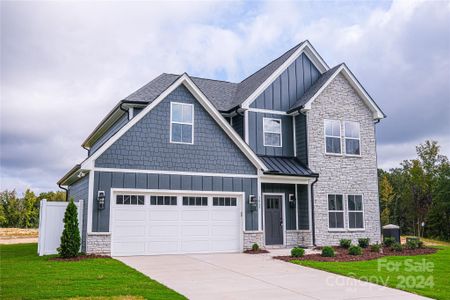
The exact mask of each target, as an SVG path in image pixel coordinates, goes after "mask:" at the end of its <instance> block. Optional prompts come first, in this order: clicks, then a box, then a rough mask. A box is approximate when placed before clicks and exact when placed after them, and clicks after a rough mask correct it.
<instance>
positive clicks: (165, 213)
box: [150, 207, 178, 221]
mask: <svg viewBox="0 0 450 300" xmlns="http://www.w3.org/2000/svg"><path fill="white" fill-rule="evenodd" d="M150 220H161V221H177V220H178V211H177V207H174V208H173V209H171V210H155V209H153V207H151V208H150Z"/></svg>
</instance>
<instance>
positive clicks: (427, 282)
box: [291, 246, 450, 299]
mask: <svg viewBox="0 0 450 300" xmlns="http://www.w3.org/2000/svg"><path fill="white" fill-rule="evenodd" d="M439 249H440V250H439V251H438V252H437V253H435V254H428V255H417V256H385V257H382V258H379V259H376V260H368V261H357V262H319V261H308V260H302V261H299V260H294V261H291V262H292V263H295V264H298V265H302V266H306V267H312V268H316V269H320V270H324V271H328V272H331V273H336V274H341V275H345V276H349V277H353V278H356V279H361V280H364V281H370V282H373V283H376V284H381V285H387V286H390V287H393V288H398V289H402V290H405V291H408V292H412V293H416V294H419V295H423V296H427V297H431V298H436V299H450V276H448V274H449V266H450V247H445V246H442V247H439Z"/></svg>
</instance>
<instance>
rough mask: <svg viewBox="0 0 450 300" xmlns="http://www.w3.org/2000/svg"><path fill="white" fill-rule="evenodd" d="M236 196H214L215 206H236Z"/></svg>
mask: <svg viewBox="0 0 450 300" xmlns="http://www.w3.org/2000/svg"><path fill="white" fill-rule="evenodd" d="M236 205H237V201H236V198H229V197H214V198H213V206H236Z"/></svg>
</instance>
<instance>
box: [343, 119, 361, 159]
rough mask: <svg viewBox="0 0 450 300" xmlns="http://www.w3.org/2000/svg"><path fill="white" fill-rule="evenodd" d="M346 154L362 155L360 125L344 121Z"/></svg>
mask: <svg viewBox="0 0 450 300" xmlns="http://www.w3.org/2000/svg"><path fill="white" fill-rule="evenodd" d="M344 138H345V154H349V155H361V150H360V144H361V143H360V134H359V123H358V122H351V121H344Z"/></svg>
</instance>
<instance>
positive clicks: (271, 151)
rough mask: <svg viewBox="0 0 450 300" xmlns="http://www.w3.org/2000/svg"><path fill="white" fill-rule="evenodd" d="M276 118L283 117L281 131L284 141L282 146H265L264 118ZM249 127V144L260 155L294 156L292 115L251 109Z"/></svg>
mask: <svg viewBox="0 0 450 300" xmlns="http://www.w3.org/2000/svg"><path fill="white" fill-rule="evenodd" d="M264 118H274V119H281V133H282V137H281V138H282V141H281V144H282V145H281V147H269V146H264V131H263V119H264ZM248 127H249V135H248V139H249V145H250V148H252V150H253V151H255V153H256V154H258V155H271V156H273V155H274V156H294V144H293V142H294V139H293V131H292V117H291V116H283V115H275V114H266V113H257V112H252V111H250V112H249V113H248Z"/></svg>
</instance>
